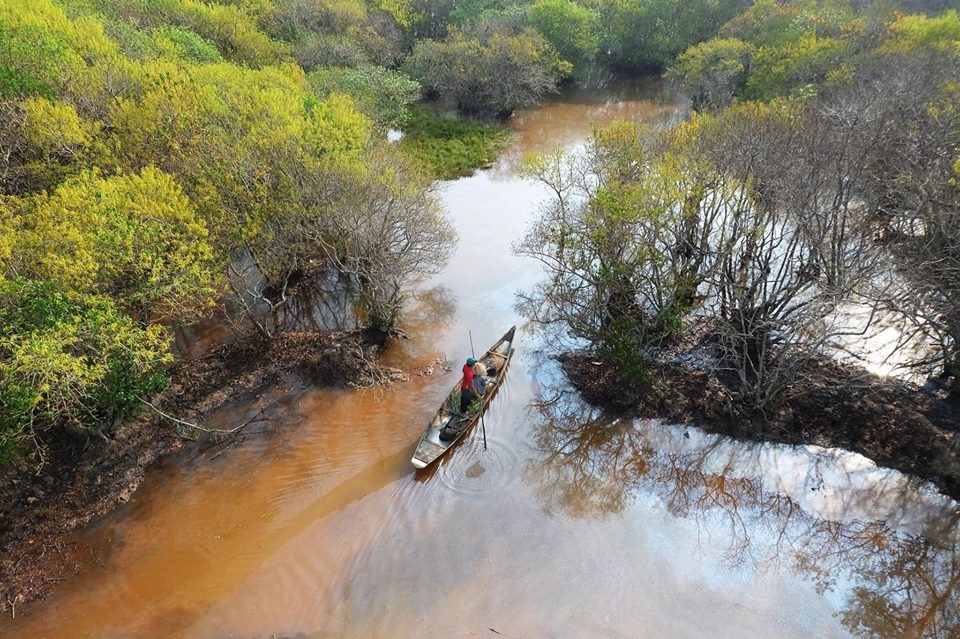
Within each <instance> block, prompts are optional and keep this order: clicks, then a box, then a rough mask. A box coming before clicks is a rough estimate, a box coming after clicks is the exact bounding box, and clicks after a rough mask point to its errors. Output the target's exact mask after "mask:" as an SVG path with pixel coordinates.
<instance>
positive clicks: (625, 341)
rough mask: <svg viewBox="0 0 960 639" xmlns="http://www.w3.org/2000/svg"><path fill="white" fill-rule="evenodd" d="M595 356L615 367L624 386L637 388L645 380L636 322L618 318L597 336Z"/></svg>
mask: <svg viewBox="0 0 960 639" xmlns="http://www.w3.org/2000/svg"><path fill="white" fill-rule="evenodd" d="M596 354H597V356H598V357H600V358H601V359H602V360H603V361H605V362H607V363H608V364H611V365H613V366H616V368H617V372H618V373H619V374H620V378H621V379H622V380H623V382H624V384H625V386H627V387H629V388H637V387H639V386H641V385H643V383H644V382H645V381H646V379H647V360H646V357H645V356H644V354H643V343H642V341H641V339H640V338H639V333H638V331H637V327H636V322H635V321H631V320H630V318H628V317H618V318H617V319H615V320H614V321H613V322H612V323H611V324H610V325H609V326H607V327H605V328H604V330H603V332H602V333H601V334H600V335H599V336H598V340H597V345H596Z"/></svg>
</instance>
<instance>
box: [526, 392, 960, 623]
mask: <svg viewBox="0 0 960 639" xmlns="http://www.w3.org/2000/svg"><path fill="white" fill-rule="evenodd" d="M532 408H533V410H534V411H535V413H538V414H539V416H540V417H541V419H540V420H539V423H538V426H537V432H536V433H535V441H536V448H537V452H536V455H535V456H534V458H533V459H532V460H531V461H530V463H529V466H528V468H527V471H526V473H525V478H526V480H527V481H528V482H530V483H531V484H533V485H534V487H535V489H536V493H537V495H538V498H539V501H540V504H541V507H542V508H543V509H544V510H545V511H546V512H547V513H548V514H555V513H563V514H565V515H567V516H571V517H578V518H588V517H606V516H609V515H611V514H615V513H620V512H622V511H623V510H624V509H626V508H627V507H628V506H630V505H631V504H632V503H633V502H634V501H635V500H636V499H637V498H638V497H640V496H644V497H647V498H652V499H654V500H655V501H656V502H658V503H659V504H661V505H662V506H663V507H665V508H666V509H667V511H668V512H669V513H671V514H672V515H673V516H675V517H679V518H684V519H689V520H694V521H696V522H697V526H698V529H699V531H700V535H701V538H703V539H706V538H709V539H710V540H711V541H714V542H715V541H716V540H717V539H723V540H724V542H723V546H724V547H725V549H724V550H723V551H722V559H723V561H724V562H725V563H726V564H727V565H728V567H730V568H731V569H736V570H744V569H748V570H753V571H757V572H762V571H764V570H768V569H772V568H774V567H778V568H780V569H787V570H793V571H796V572H797V573H799V574H800V575H802V576H804V577H805V578H807V579H808V580H809V581H810V583H811V585H812V586H813V588H814V589H815V590H816V591H817V592H818V593H820V594H824V593H833V594H835V595H838V596H840V597H841V599H842V601H843V606H842V611H841V612H840V615H839V616H840V620H841V622H842V623H843V625H844V626H845V627H846V628H847V630H848V631H850V632H851V633H852V634H854V635H856V636H859V637H870V638H891V639H892V638H903V637H910V638H914V637H915V638H920V637H930V638H947V637H952V638H956V637H960V558H958V553H957V549H958V548H957V546H958V537H960V535H958V533H957V512H958V511H957V509H956V504H954V503H952V502H951V504H952V506H953V508H952V511H950V510H948V509H945V510H947V511H948V512H951V515H950V516H948V517H947V518H946V519H945V520H944V519H941V520H940V521H939V524H940V525H939V526H937V525H933V526H927V527H926V529H925V530H924V531H922V534H918V533H917V531H908V530H903V529H898V528H895V527H894V526H892V525H891V524H890V523H888V522H887V521H884V520H878V519H872V520H867V519H857V520H853V521H849V522H838V521H832V520H830V519H827V518H824V517H822V516H820V514H819V513H816V512H811V511H810V510H809V508H805V507H804V506H803V505H802V504H801V502H800V500H801V498H802V496H798V495H788V494H785V493H784V492H781V491H779V490H772V489H770V488H769V487H768V486H767V485H766V483H765V481H764V478H763V476H762V474H760V473H758V474H757V475H756V476H749V475H745V474H744V470H743V469H744V468H745V466H744V464H743V458H742V455H741V452H740V450H738V448H739V447H742V446H747V447H748V448H758V447H762V445H757V444H748V445H737V444H734V443H731V442H728V441H726V440H724V439H721V438H716V437H715V438H708V437H703V436H702V434H698V436H697V437H694V438H692V439H690V438H688V437H689V434H690V433H689V432H686V433H684V432H683V431H682V430H675V429H674V430H673V432H674V433H680V434H679V435H678V439H679V441H678V440H677V438H675V439H673V440H671V439H669V438H666V439H665V438H664V431H665V430H668V429H670V428H671V427H667V426H663V425H658V424H655V423H651V422H634V421H632V420H628V419H617V418H612V417H610V416H606V415H603V414H602V413H600V412H598V411H597V410H596V409H594V408H591V407H589V406H587V405H585V404H583V403H582V402H581V401H579V400H578V398H577V397H576V396H575V395H574V394H573V393H572V392H569V391H566V390H563V389H560V390H556V389H547V390H545V391H544V392H543V393H542V394H541V398H540V399H539V400H538V401H536V402H534V404H533V406H532ZM754 454H755V453H754ZM802 457H803V456H802V454H801V456H800V459H802ZM746 467H747V468H749V465H748V466H746ZM811 468H814V469H815V467H811ZM805 484H806V482H805ZM807 486H809V484H807ZM806 489H808V490H809V488H806ZM860 495H861V498H862V499H863V500H865V501H870V500H872V499H875V497H876V495H871V493H870V492H869V491H862V492H861V493H860ZM866 506H869V504H866ZM936 514H939V515H942V514H943V512H939V513H936ZM931 533H934V534H931Z"/></svg>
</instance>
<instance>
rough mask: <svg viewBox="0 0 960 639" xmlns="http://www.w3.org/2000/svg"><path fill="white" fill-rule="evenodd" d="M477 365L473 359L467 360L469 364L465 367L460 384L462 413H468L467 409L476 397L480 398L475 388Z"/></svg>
mask: <svg viewBox="0 0 960 639" xmlns="http://www.w3.org/2000/svg"><path fill="white" fill-rule="evenodd" d="M476 363H477V360H475V359H474V358H472V357H468V358H467V363H466V364H464V365H463V381H461V382H460V412H461V413H465V412H467V407H468V406H470V402H472V401H473V400H474V398H475V397H480V395H479V394H478V393H477V391H476V390H475V389H474V388H473V365H474V364H476Z"/></svg>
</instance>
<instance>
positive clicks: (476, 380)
mask: <svg viewBox="0 0 960 639" xmlns="http://www.w3.org/2000/svg"><path fill="white" fill-rule="evenodd" d="M486 374H487V367H486V366H484V365H483V362H477V363H475V364H474V365H473V392H474V394H475V395H476V396H477V397H483V396H484V395H485V394H486V393H487V378H486Z"/></svg>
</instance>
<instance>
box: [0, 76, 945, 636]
mask: <svg viewBox="0 0 960 639" xmlns="http://www.w3.org/2000/svg"><path fill="white" fill-rule="evenodd" d="M684 112H685V105H684V103H683V102H682V100H680V99H679V98H677V97H676V96H672V95H670V94H669V93H668V92H666V91H664V89H663V88H662V87H661V85H660V84H659V83H657V82H655V81H646V82H633V83H621V84H619V85H618V86H616V87H614V88H610V89H606V90H604V91H590V92H580V93H571V94H570V95H567V96H564V97H563V98H562V99H561V100H558V101H557V102H556V103H554V104H550V105H547V106H544V107H542V108H539V109H533V110H530V111H526V112H523V113H520V114H518V115H517V116H516V117H515V118H514V120H513V122H512V126H513V127H514V128H515V130H516V131H517V138H516V142H515V144H514V145H513V147H512V148H510V149H509V150H508V152H507V153H505V155H504V158H503V159H502V160H501V162H499V163H498V164H497V166H495V167H493V168H492V169H490V170H487V171H483V172H480V173H478V174H477V175H475V176H473V177H470V178H464V179H460V180H457V181H454V182H450V183H447V184H445V185H443V187H442V190H441V193H442V197H443V199H444V201H445V203H446V205H447V208H448V210H449V212H450V214H451V216H452V218H453V221H454V223H455V225H456V227H457V229H458V231H459V233H460V237H461V243H460V245H459V248H458V250H457V252H456V255H455V256H454V258H453V260H452V261H451V264H450V265H449V267H448V268H447V269H446V270H445V271H444V272H443V273H442V274H440V275H439V276H437V277H436V278H434V279H433V280H431V281H430V282H427V283H425V285H424V286H423V287H422V288H421V289H420V290H419V291H418V293H417V295H416V296H415V299H414V300H413V301H412V304H411V311H410V314H409V316H408V318H407V320H406V323H405V326H404V328H405V329H406V331H407V333H408V334H409V336H410V339H409V340H405V341H403V342H400V343H398V344H396V345H394V346H393V347H392V349H391V350H390V351H389V352H388V353H386V355H385V357H386V360H387V361H388V362H392V363H396V364H398V365H403V366H404V367H405V368H408V369H413V368H423V369H428V368H429V369H431V370H432V371H433V372H432V374H430V375H420V376H413V377H412V378H411V379H410V381H408V382H405V383H401V384H397V385H395V386H393V387H390V388H388V389H372V390H365V391H355V390H318V389H312V388H306V389H291V388H283V387H278V388H274V389H271V390H270V391H268V396H267V397H249V398H246V399H245V400H243V401H239V402H237V403H235V404H233V405H231V406H229V407H228V408H227V409H225V410H223V411H222V412H221V413H219V414H217V415H216V416H215V418H214V420H213V421H212V423H211V424H210V425H212V426H219V427H228V426H231V425H233V424H237V423H241V422H242V421H244V420H246V419H247V418H248V417H249V416H250V415H252V414H254V413H256V412H257V411H258V410H259V407H260V406H262V405H263V404H264V403H265V402H266V401H267V400H271V399H277V398H279V399H280V409H279V410H277V411H275V412H273V413H271V414H270V416H269V417H270V421H269V428H268V431H269V432H268V434H267V435H265V436H256V437H248V438H246V439H245V440H243V441H240V442H237V443H236V444H235V445H232V446H230V447H227V448H219V449H210V450H208V451H206V452H204V453H202V454H199V455H197V456H194V457H193V458H188V459H178V460H173V461H171V462H168V463H166V464H165V465H163V466H162V467H159V468H157V469H154V470H153V471H152V472H150V473H149V474H148V477H147V478H146V480H145V481H144V483H143V485H142V487H141V488H140V490H138V491H137V492H136V493H135V495H134V496H133V498H132V499H131V501H130V502H129V503H128V504H126V505H124V506H123V507H121V508H120V509H119V510H118V511H117V512H115V513H113V514H112V515H110V516H109V517H108V518H106V519H105V520H104V521H101V522H99V523H97V524H96V525H95V526H92V527H91V528H90V529H88V530H85V531H82V533H81V534H79V535H78V536H77V537H76V539H75V554H76V556H77V558H78V559H79V561H81V563H82V565H83V573H82V575H81V576H79V577H77V578H73V579H67V580H66V581H65V582H64V583H62V584H61V586H60V588H59V589H58V591H57V593H56V594H55V595H54V596H53V597H51V598H50V599H48V600H47V601H45V602H42V603H39V604H37V605H35V606H34V607H33V610H32V614H31V615H30V616H29V617H28V618H24V619H18V620H17V621H16V623H11V622H10V620H9V619H8V620H4V621H0V635H2V636H4V637H105V638H120V637H191V638H197V639H201V638H210V639H212V638H221V637H273V636H276V637H358V638H375V637H444V638H446V637H491V638H493V637H498V636H504V637H529V638H534V637H536V638H539V637H691V638H692V637H716V638H719V637H730V638H731V639H733V638H737V639H742V638H748V637H757V638H761V637H764V638H766V637H798V638H799V637H804V638H807V637H827V638H829V637H849V636H851V633H852V632H856V633H859V634H861V635H863V636H878V637H904V636H940V637H951V636H957V633H960V620H958V614H960V613H958V597H957V583H958V580H960V566H958V562H957V555H956V543H957V533H956V529H957V520H958V510H957V504H956V503H954V502H952V501H950V500H948V499H945V498H943V497H941V496H939V495H938V494H937V493H936V491H934V490H932V489H930V487H928V486H923V485H918V484H917V483H916V482H913V481H910V480H908V479H907V478H905V477H904V476H902V475H900V474H899V473H896V472H893V471H886V470H883V469H878V468H877V467H876V466H875V465H873V464H872V463H871V462H869V461H868V460H866V459H864V458H863V457H860V456H859V455H855V454H851V453H846V452H842V451H836V450H823V449H818V448H816V447H786V446H774V445H758V444H743V443H735V442H730V441H728V440H725V439H723V438H720V437H717V436H713V435H707V434H704V433H702V432H700V431H698V430H696V429H694V428H685V427H682V426H676V425H670V424H662V423H658V422H655V421H647V420H637V421H634V420H617V419H613V418H610V417H608V416H604V415H603V414H601V413H599V412H598V411H595V410H593V409H591V408H590V407H588V406H585V405H584V404H583V403H582V402H581V401H579V399H578V398H577V397H576V395H575V394H573V393H571V392H570V390H569V388H567V386H566V385H565V383H564V381H563V379H562V377H561V376H560V375H559V374H558V372H557V369H556V364H555V362H553V361H552V360H550V359H549V358H548V357H546V356H545V354H543V353H541V352H539V344H540V342H539V341H538V338H537V337H536V336H535V335H534V333H533V331H532V330H531V329H530V327H529V326H526V325H524V323H523V321H522V319H521V318H519V317H518V316H517V315H516V313H515V311H514V310H513V301H514V293H515V292H516V291H517V289H519V288H524V287H529V286H531V285H532V284H533V283H535V282H536V281H537V279H538V277H539V270H538V268H537V264H536V263H535V262H532V261H530V260H528V259H525V258H520V257H517V256H514V255H513V254H512V252H511V250H510V245H511V243H512V242H513V241H515V240H516V239H518V238H519V237H520V236H521V234H522V233H523V231H524V229H525V227H526V225H527V223H528V222H529V221H530V220H531V219H532V217H533V215H535V213H536V210H537V205H538V202H539V201H540V200H541V199H542V198H544V197H545V193H544V192H543V191H542V190H541V189H540V188H539V187H538V186H536V185H534V184H531V183H527V182H523V181H521V180H520V179H518V178H517V176H516V173H515V162H516V160H517V159H518V158H519V157H521V156H522V155H523V154H524V153H527V152H531V151H546V150H550V149H552V148H556V147H564V148H576V147H577V146H579V145H582V144H583V142H584V141H585V139H586V138H587V136H588V135H589V132H590V127H591V125H592V124H594V123H604V122H608V121H610V120H612V119H616V118H637V119H642V120H646V121H652V122H655V123H657V122H659V123H664V122H670V121H675V120H677V119H679V118H682V117H684ZM512 324H518V325H519V330H518V338H517V342H516V346H517V349H518V350H517V355H516V356H515V357H514V360H513V363H512V365H511V368H510V370H509V372H508V375H507V378H506V381H505V382H504V385H503V387H502V388H501V389H500V391H499V393H498V394H497V397H496V398H495V400H494V402H493V403H492V405H491V407H490V410H489V411H488V412H487V414H486V416H485V420H484V429H483V430H485V433H486V447H484V443H483V437H482V431H481V429H479V428H478V429H476V430H474V431H473V432H472V435H471V436H469V437H467V438H465V440H464V442H463V443H462V445H460V446H458V447H457V448H456V449H455V450H453V451H452V452H451V454H448V455H447V456H446V457H445V458H444V459H443V460H442V462H441V463H440V464H439V465H437V466H435V467H432V468H429V469H427V471H426V472H422V473H419V474H416V473H414V471H413V468H412V466H411V465H410V462H409V460H410V457H411V455H412V453H413V446H414V444H415V443H416V440H417V438H418V436H419V433H420V431H421V429H422V428H423V426H424V425H425V423H426V421H427V420H428V419H429V418H430V416H431V415H432V414H433V411H434V410H435V407H436V405H437V404H438V403H439V402H440V401H441V400H442V398H443V397H444V396H445V395H446V393H447V392H448V391H449V389H450V388H451V387H452V386H453V384H455V383H456V381H457V372H458V371H459V368H460V364H461V361H462V359H463V358H464V357H466V356H467V355H469V354H470V352H471V343H470V340H471V337H472V340H473V344H474V347H475V350H476V351H477V352H480V351H483V350H485V349H486V348H487V346H489V345H490V344H491V343H492V342H494V341H495V340H496V339H497V338H499V337H500V335H501V334H503V332H504V331H506V329H508V328H509V327H510V326H511V325H512ZM189 338H190V336H189V335H184V336H183V339H184V340H185V341H186V342H189V341H190V339H189ZM438 361H439V362H440V363H437V362H438ZM447 369H449V370H447Z"/></svg>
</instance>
